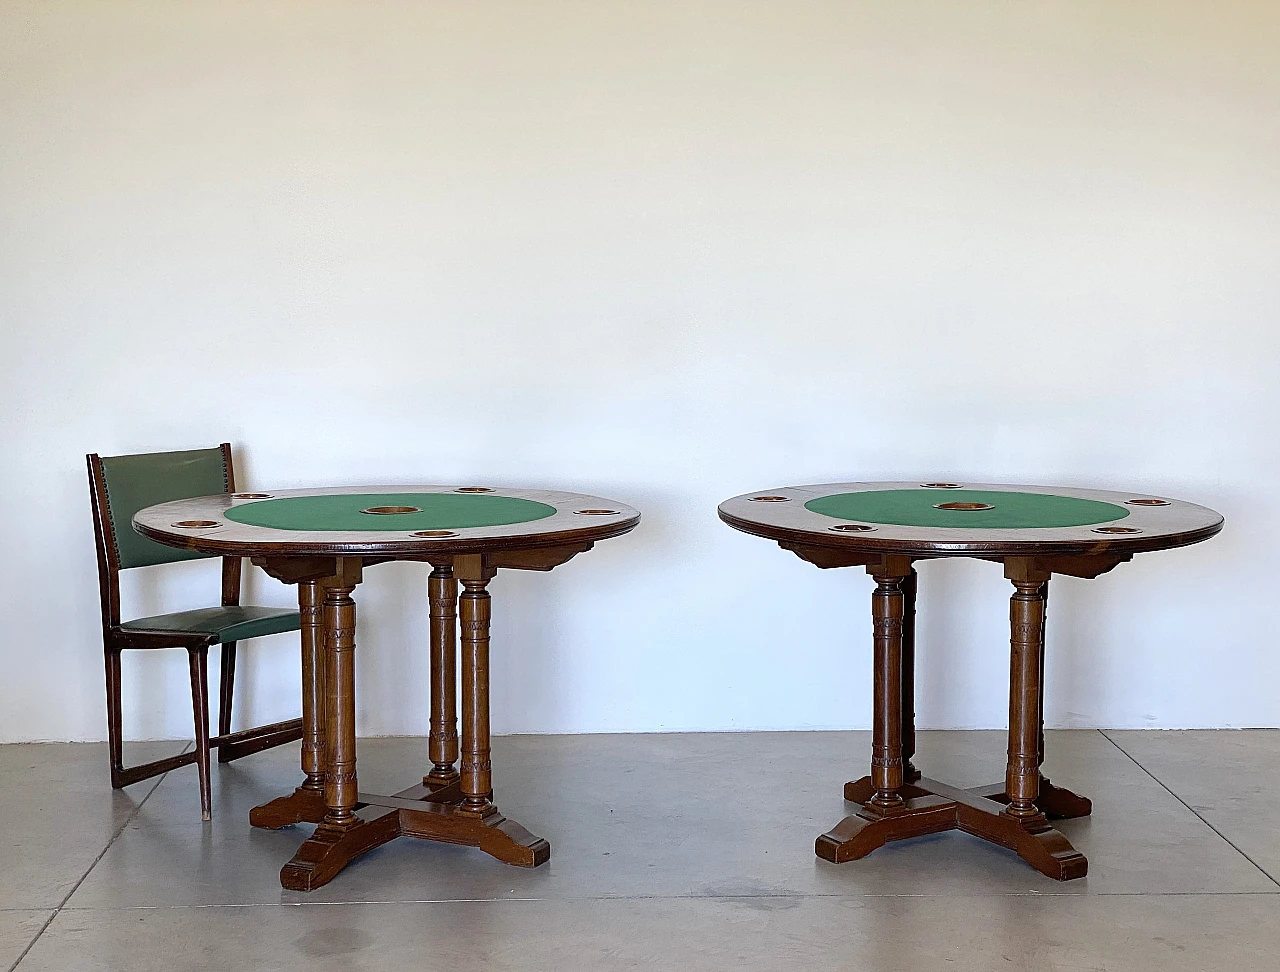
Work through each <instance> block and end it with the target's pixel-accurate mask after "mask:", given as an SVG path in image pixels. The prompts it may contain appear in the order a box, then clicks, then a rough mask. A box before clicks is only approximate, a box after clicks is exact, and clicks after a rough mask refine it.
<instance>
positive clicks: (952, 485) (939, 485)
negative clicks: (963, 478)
mask: <svg viewBox="0 0 1280 972" xmlns="http://www.w3.org/2000/svg"><path fill="white" fill-rule="evenodd" d="M920 485H921V486H923V487H924V488H925V489H959V488H960V484H959V483H921V484H920Z"/></svg>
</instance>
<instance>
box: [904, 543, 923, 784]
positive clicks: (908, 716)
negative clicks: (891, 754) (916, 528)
mask: <svg viewBox="0 0 1280 972" xmlns="http://www.w3.org/2000/svg"><path fill="white" fill-rule="evenodd" d="M918 584H919V576H918V575H917V574H916V571H915V568H914V567H913V568H912V569H911V573H910V574H908V575H907V576H906V577H905V578H903V581H902V779H903V782H904V783H914V782H915V781H916V780H918V779H920V771H919V770H918V769H916V767H915V764H913V763H912V762H911V758H912V757H913V756H915V754H916V589H917V587H918Z"/></svg>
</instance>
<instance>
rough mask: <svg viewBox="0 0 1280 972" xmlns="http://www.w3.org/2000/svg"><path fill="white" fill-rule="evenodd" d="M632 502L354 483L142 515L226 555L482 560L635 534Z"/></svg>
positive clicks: (205, 500) (155, 526)
mask: <svg viewBox="0 0 1280 972" xmlns="http://www.w3.org/2000/svg"><path fill="white" fill-rule="evenodd" d="M639 522H640V513H639V512H638V511H637V510H634V509H632V508H631V507H630V506H627V505H625V504H623V503H618V502H615V501H614V500H607V499H602V498H601V497H599V496H590V495H587V494H585V493H564V492H558V491H555V490H544V489H507V488H503V487H487V486H345V487H323V488H317V489H280V490H272V491H270V492H267V491H263V492H243V493H222V494H219V495H215V496H199V497H195V498H192V499H181V500H174V501H172V502H169V503H160V504H158V505H156V506H149V507H147V508H146V509H144V510H140V511H139V512H138V513H137V514H136V515H135V516H134V518H133V528H134V529H135V530H137V531H138V532H139V533H140V534H142V535H143V536H145V537H149V538H150V539H152V540H156V541H158V542H159V543H164V544H168V545H169V546H173V547H182V548H184V549H188V550H198V551H200V552H202V553H209V554H220V555H224V556H228V555H229V556H236V555H239V556H244V557H279V556H361V555H363V556H378V557H404V558H413V557H419V556H428V555H431V554H467V553H483V552H485V551H494V550H525V549H533V548H539V547H552V546H558V545H563V544H573V543H586V542H593V541H596V540H605V539H608V538H609V537H616V536H620V535H622V534H624V533H628V532H629V531H631V530H633V529H635V527H636V524H638V523H639Z"/></svg>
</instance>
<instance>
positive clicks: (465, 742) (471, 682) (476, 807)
mask: <svg viewBox="0 0 1280 972" xmlns="http://www.w3.org/2000/svg"><path fill="white" fill-rule="evenodd" d="M493 573H494V572H493V571H491V570H482V571H480V572H478V574H477V575H475V576H470V577H466V578H464V579H463V581H462V586H463V592H462V600H461V605H460V612H459V613H460V614H461V617H462V772H461V789H462V804H461V806H462V809H464V810H470V811H474V812H481V811H484V810H486V809H487V808H488V807H489V806H490V797H491V795H492V793H493V772H492V764H491V762H490V758H489V757H490V752H489V619H490V616H491V613H492V608H491V602H490V598H489V592H488V591H487V590H486V587H487V586H488V584H489V581H490V580H491V579H492V577H493Z"/></svg>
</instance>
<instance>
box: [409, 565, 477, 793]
mask: <svg viewBox="0 0 1280 972" xmlns="http://www.w3.org/2000/svg"><path fill="white" fill-rule="evenodd" d="M427 589H428V594H429V596H430V600H431V736H430V739H429V742H428V754H429V756H430V758H431V762H432V764H433V765H432V768H431V772H430V773H429V774H428V775H427V776H426V777H424V778H423V780H422V782H423V784H425V785H426V786H427V787H429V788H430V789H432V790H433V791H438V790H440V789H441V788H443V787H446V786H450V785H452V784H454V783H457V782H458V770H457V769H456V767H455V766H454V764H455V763H457V761H458V700H457V677H458V668H457V664H458V582H457V581H456V580H455V579H454V576H453V567H452V566H440V565H437V566H436V568H435V569H434V570H433V571H432V572H431V577H430V578H429V579H428V580H427ZM485 597H486V599H487V598H488V594H485ZM486 609H487V608H486ZM435 798H436V799H439V796H437V797H435Z"/></svg>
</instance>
